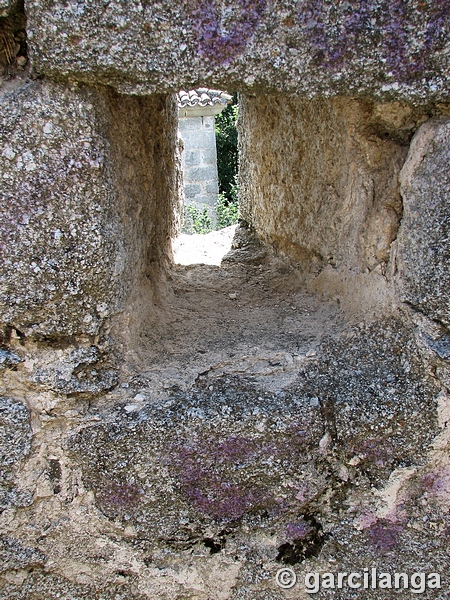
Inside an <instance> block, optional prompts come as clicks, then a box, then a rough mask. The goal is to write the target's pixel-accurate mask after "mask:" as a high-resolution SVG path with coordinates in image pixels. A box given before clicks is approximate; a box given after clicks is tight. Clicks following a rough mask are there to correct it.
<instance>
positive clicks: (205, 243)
mask: <svg viewBox="0 0 450 600" xmlns="http://www.w3.org/2000/svg"><path fill="white" fill-rule="evenodd" d="M235 231H236V225H231V226H230V227H225V229H220V230H219V231H211V233H205V234H203V235H201V234H199V233H193V234H188V233H181V234H180V235H179V236H178V237H177V238H176V239H175V240H173V242H172V246H173V253H174V259H175V263H176V264H179V265H193V264H205V265H220V262H221V260H222V258H223V257H224V256H225V254H226V253H227V252H229V251H230V250H231V243H232V241H233V237H234V232H235Z"/></svg>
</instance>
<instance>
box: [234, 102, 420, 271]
mask: <svg viewBox="0 0 450 600" xmlns="http://www.w3.org/2000/svg"><path fill="white" fill-rule="evenodd" d="M240 111H241V112H240V151H241V155H240V156H241V158H240V209H241V214H242V217H243V218H244V219H246V220H247V221H248V222H249V223H251V225H252V226H253V227H254V228H255V229H256V231H257V233H258V234H259V235H260V236H261V237H262V239H264V240H265V241H267V242H268V243H270V244H272V245H274V246H275V247H277V248H279V249H280V250H281V251H284V252H286V253H287V254H290V255H291V256H293V257H294V258H295V259H296V260H297V261H298V262H299V263H301V264H302V265H303V266H307V267H309V268H312V269H315V270H317V271H319V270H321V269H323V268H324V267H325V266H326V265H331V266H332V267H335V268H337V269H339V268H346V269H349V270H353V271H355V272H357V273H363V272H365V271H366V270H367V269H369V270H372V269H374V268H375V267H376V266H377V265H378V264H380V263H381V262H383V261H384V262H386V261H387V260H388V259H389V255H390V245H391V242H392V241H393V240H394V239H395V237H396V235H397V229H398V225H399V222H400V219H401V217H402V200H401V196H400V189H399V183H398V176H399V172H400V170H401V168H402V166H403V162H404V160H405V157H406V153H407V150H408V142H409V138H410V137H411V135H412V133H413V132H414V130H415V128H416V127H417V126H418V124H419V123H420V122H421V121H423V120H424V119H426V118H427V117H426V116H423V115H420V113H419V114H417V113H415V112H414V111H413V109H412V108H411V107H410V106H408V105H405V104H403V105H402V104H400V103H391V104H384V105H379V104H378V105H377V104H374V103H371V102H368V101H366V102H363V101H358V100H350V99H347V98H336V99H331V100H324V99H317V100H305V99H302V98H292V97H289V96H284V95H279V94H278V95H271V96H258V97H245V96H242V97H241V103H240Z"/></svg>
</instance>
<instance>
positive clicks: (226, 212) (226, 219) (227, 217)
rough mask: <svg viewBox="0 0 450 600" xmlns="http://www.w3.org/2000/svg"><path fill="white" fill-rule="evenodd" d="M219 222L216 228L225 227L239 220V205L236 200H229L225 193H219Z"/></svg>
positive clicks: (217, 208)
mask: <svg viewBox="0 0 450 600" xmlns="http://www.w3.org/2000/svg"><path fill="white" fill-rule="evenodd" d="M216 210H217V224H216V229H223V228H224V227H229V226H230V225H234V224H235V223H237V221H238V212H239V210H238V205H237V200H236V202H228V201H227V198H226V197H225V196H224V195H223V194H219V198H218V200H217V207H216Z"/></svg>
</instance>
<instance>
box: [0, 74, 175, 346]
mask: <svg viewBox="0 0 450 600" xmlns="http://www.w3.org/2000/svg"><path fill="white" fill-rule="evenodd" d="M0 104H1V112H2V120H3V123H2V130H1V152H0V170H1V172H2V183H1V189H0V193H1V204H2V206H1V214H2V217H1V225H0V231H1V253H2V265H1V270H0V285H1V288H0V289H1V300H0V315H1V316H0V322H1V323H2V324H3V325H7V326H10V327H14V328H16V329H18V330H19V331H21V332H23V333H25V334H39V335H45V336H49V335H73V334H82V333H87V334H95V333H97V332H98V331H99V328H100V326H101V324H102V322H103V321H104V319H105V318H106V317H108V316H109V315H110V314H111V313H113V312H114V311H117V310H118V309H119V308H120V307H121V306H122V305H123V302H124V299H125V298H126V296H127V292H128V291H129V288H130V285H131V283H132V282H135V281H136V280H137V279H139V278H140V277H141V276H142V273H143V272H144V271H145V270H146V269H147V268H148V261H149V259H150V260H151V259H152V258H154V257H156V256H157V257H158V258H160V259H161V261H162V260H163V257H164V255H167V254H168V252H169V240H170V236H171V233H172V231H173V227H174V210H175V205H176V202H177V198H178V195H177V191H176V185H177V183H176V169H175V165H176V162H175V161H176V143H177V141H176V112H175V111H176V105H175V102H174V101H172V99H170V100H166V99H165V98H163V97H160V96H157V97H154V98H149V99H145V100H144V99H138V98H121V97H118V96H116V95H114V94H111V93H110V92H108V91H107V90H102V89H93V88H91V89H87V88H78V87H77V86H76V85H75V86H73V87H71V88H67V87H62V86H60V85H57V84H51V83H49V84H47V83H41V82H28V83H24V84H22V85H19V84H17V85H16V86H12V88H11V86H9V87H5V88H4V90H3V92H2V93H1V96H0ZM131 215H134V216H135V218H134V217H133V218H131Z"/></svg>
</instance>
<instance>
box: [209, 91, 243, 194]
mask: <svg viewBox="0 0 450 600" xmlns="http://www.w3.org/2000/svg"><path fill="white" fill-rule="evenodd" d="M238 110H239V109H238V104H237V94H233V104H229V105H228V106H226V107H225V108H224V109H223V111H222V112H221V113H220V115H217V117H216V119H215V123H216V125H215V128H216V146H217V171H218V175H219V192H220V193H221V194H223V195H224V196H225V198H227V199H228V201H229V202H234V198H233V191H232V190H233V187H236V180H237V173H238V168H239V165H238V162H239V160H238V159H239V154H238V133H237V129H236V121H237V118H238Z"/></svg>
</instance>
